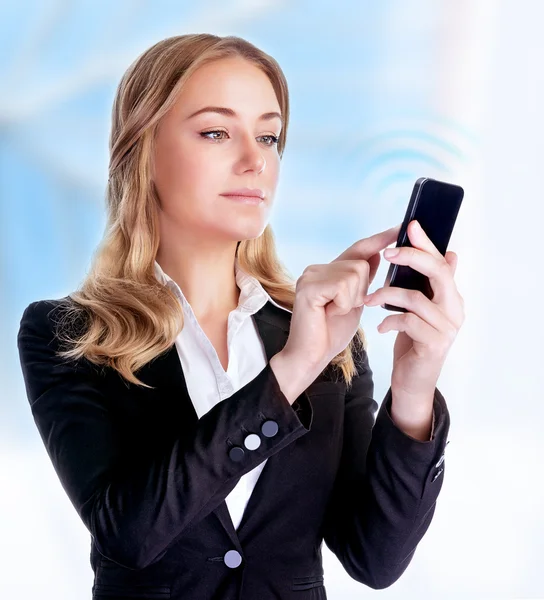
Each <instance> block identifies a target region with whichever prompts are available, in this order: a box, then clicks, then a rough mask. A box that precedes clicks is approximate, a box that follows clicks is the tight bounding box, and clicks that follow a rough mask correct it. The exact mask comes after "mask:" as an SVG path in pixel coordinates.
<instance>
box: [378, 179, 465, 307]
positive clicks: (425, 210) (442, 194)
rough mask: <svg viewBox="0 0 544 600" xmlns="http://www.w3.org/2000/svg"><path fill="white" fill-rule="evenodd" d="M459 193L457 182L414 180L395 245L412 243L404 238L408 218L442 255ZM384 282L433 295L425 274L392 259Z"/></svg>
mask: <svg viewBox="0 0 544 600" xmlns="http://www.w3.org/2000/svg"><path fill="white" fill-rule="evenodd" d="M463 196H464V190H463V188H462V187H460V186H458V185H454V184H452V183H446V182H444V181H438V180H436V179H431V178H430V177H420V178H419V179H418V180H417V181H416V182H415V184H414V189H413V190H412V196H411V198H410V202H409V204H408V208H407V209H406V214H405V215H404V221H403V222H402V225H401V228H400V231H399V235H398V238H397V246H396V247H397V248H398V247H400V246H409V247H412V244H411V243H410V239H409V238H408V231H407V228H408V224H409V223H410V222H411V221H413V220H417V221H418V222H419V224H420V225H421V227H422V228H423V231H425V233H426V234H427V236H428V237H429V239H430V240H431V242H432V243H433V244H434V245H435V246H436V248H437V249H438V251H439V252H440V253H441V254H442V255H445V254H446V251H447V249H448V243H449V241H450V237H451V234H452V231H453V226H454V225H455V221H456V219H457V214H458V213H459V209H460V208H461V202H462V200H463ZM388 285H389V286H394V287H401V288H405V289H409V290H419V291H421V292H423V294H425V296H427V298H429V300H432V299H433V296H434V292H433V289H432V287H431V284H430V281H429V278H428V277H427V276H426V275H423V273H420V272H419V271H416V270H414V269H412V267H409V266H407V265H397V264H394V263H391V264H390V265H389V271H388V273H387V277H386V279H385V284H384V287H385V286H388ZM381 306H382V308H385V309H386V310H396V311H399V312H407V310H406V309H405V308H403V307H401V306H394V305H392V304H387V303H386V304H382V305H381Z"/></svg>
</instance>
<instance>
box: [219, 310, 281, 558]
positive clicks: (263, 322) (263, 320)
mask: <svg viewBox="0 0 544 600" xmlns="http://www.w3.org/2000/svg"><path fill="white" fill-rule="evenodd" d="M251 317H252V319H253V321H254V323H255V325H256V326H257V329H258V331H259V336H260V338H261V340H262V341H263V345H264V350H265V354H266V358H267V360H270V359H271V358H272V357H273V356H274V355H275V354H277V353H278V352H279V351H280V350H281V349H282V348H283V346H284V345H285V342H286V341H287V337H288V333H289V323H290V317H291V315H290V314H289V313H287V312H286V311H282V309H281V308H276V307H275V306H274V305H273V304H272V303H271V302H270V301H268V302H267V303H266V304H265V305H264V306H263V307H262V308H261V309H260V310H258V311H257V312H256V313H255V314H253V315H251ZM277 460H279V457H278V454H273V455H272V456H270V457H269V458H268V460H267V463H266V465H265V466H264V469H263V470H262V472H261V474H260V475H259V479H257V483H256V485H255V488H254V489H253V492H252V494H251V496H250V498H249V501H248V504H247V506H246V508H245V511H244V514H243V516H242V520H241V522H240V525H239V526H238V530H236V529H235V528H234V524H233V522H232V518H231V516H230V512H229V509H228V507H227V503H226V502H225V501H224V500H223V502H221V504H220V505H219V506H218V507H217V508H216V509H215V510H214V511H213V513H214V514H215V515H216V516H217V518H218V519H219V521H220V522H221V524H222V525H223V527H224V528H225V531H226V532H227V533H228V535H229V537H230V539H231V540H232V542H233V543H234V544H235V546H236V547H237V548H238V549H239V550H240V551H241V546H240V540H239V536H240V533H241V531H242V529H243V528H244V527H246V526H247V522H248V519H250V518H251V515H252V514H253V513H254V510H255V508H256V507H257V506H259V503H260V502H262V501H263V489H264V487H265V485H266V480H267V479H268V478H269V477H270V470H271V469H273V467H274V464H275V462H276V461H277Z"/></svg>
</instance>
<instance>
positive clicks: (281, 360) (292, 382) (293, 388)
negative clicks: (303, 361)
mask: <svg viewBox="0 0 544 600" xmlns="http://www.w3.org/2000/svg"><path fill="white" fill-rule="evenodd" d="M269 362H270V368H271V369H272V371H273V372H274V375H275V377H276V379H277V381H278V384H279V386H280V389H281V391H282V393H283V394H284V396H285V397H286V398H287V400H288V402H289V404H293V402H295V400H296V399H297V398H298V397H299V396H300V394H302V392H303V391H304V390H305V389H306V388H307V387H308V386H309V385H310V383H311V382H312V381H313V380H314V379H315V377H317V375H316V376H315V377H313V378H312V372H311V371H310V369H308V368H306V367H302V366H300V365H298V363H297V362H295V361H294V360H293V359H291V358H290V357H288V356H287V355H286V354H285V353H283V352H282V351H280V352H278V353H277V354H275V355H274V356H273V357H272V358H271V359H270V361H269Z"/></svg>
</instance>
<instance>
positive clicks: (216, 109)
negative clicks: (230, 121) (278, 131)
mask: <svg viewBox="0 0 544 600" xmlns="http://www.w3.org/2000/svg"><path fill="white" fill-rule="evenodd" d="M205 112H212V113H218V114H220V115H224V116H225V117H237V116H238V115H237V114H236V112H234V111H233V110H232V108H225V107H224V106H205V107H204V108H201V109H200V110H197V111H196V112H194V113H193V114H192V115H189V116H188V117H187V119H192V118H193V117H196V116H197V115H200V114H202V113H205ZM276 117H277V118H278V119H279V120H280V121H281V122H282V123H283V119H282V117H281V115H280V113H278V112H267V113H264V114H262V115H261V116H260V117H259V120H260V121H271V120H272V119H274V118H276Z"/></svg>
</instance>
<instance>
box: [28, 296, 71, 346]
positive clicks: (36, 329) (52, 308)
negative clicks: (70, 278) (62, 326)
mask: <svg viewBox="0 0 544 600" xmlns="http://www.w3.org/2000/svg"><path fill="white" fill-rule="evenodd" d="M75 305H76V304H75V302H74V301H73V300H72V299H71V298H70V296H65V297H63V298H58V299H46V300H35V301H33V302H31V303H30V304H28V306H27V307H26V308H25V309H24V311H23V314H22V316H21V320H20V323H19V333H18V339H19V341H20V340H21V337H22V336H23V335H24V334H25V333H26V332H31V333H34V334H38V335H40V336H44V337H47V338H52V337H54V335H55V333H56V331H57V325H58V323H59V321H60V319H61V317H62V315H63V314H64V312H65V310H67V309H70V308H73V307H74V306H75Z"/></svg>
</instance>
